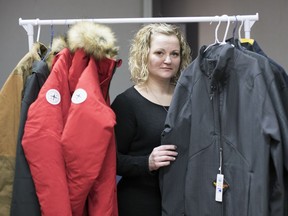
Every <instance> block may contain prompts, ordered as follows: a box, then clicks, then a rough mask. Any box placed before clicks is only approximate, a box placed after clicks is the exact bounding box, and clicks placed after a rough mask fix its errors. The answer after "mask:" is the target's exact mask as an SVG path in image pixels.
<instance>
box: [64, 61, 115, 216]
mask: <svg viewBox="0 0 288 216" xmlns="http://www.w3.org/2000/svg"><path fill="white" fill-rule="evenodd" d="M115 66H116V61H114V60H110V59H102V60H100V61H97V62H96V61H95V60H94V58H93V57H91V58H90V61H89V64H88V66H87V67H86V69H85V70H84V72H83V73H82V75H81V77H80V79H79V81H78V84H77V88H76V91H75V92H74V94H73V96H72V100H71V101H72V103H71V107H70V110H69V116H68V119H67V122H66V125H65V128H64V130H63V135H62V139H61V144H62V146H63V155H64V159H65V162H66V169H67V170H66V171H67V179H68V187H69V193H70V201H71V207H72V213H73V215H83V214H84V212H85V211H86V210H85V205H86V204H87V206H88V215H89V216H106V215H107V216H110V215H113V216H114V215H118V211H117V199H116V144H115V139H114V125H115V123H116V120H115V114H114V112H113V111H112V109H111V108H110V104H109V96H108V90H109V84H110V81H111V78H112V75H113V72H114V68H115ZM100 85H101V87H100ZM103 96H104V97H105V98H104V97H103ZM86 201H87V203H86Z"/></svg>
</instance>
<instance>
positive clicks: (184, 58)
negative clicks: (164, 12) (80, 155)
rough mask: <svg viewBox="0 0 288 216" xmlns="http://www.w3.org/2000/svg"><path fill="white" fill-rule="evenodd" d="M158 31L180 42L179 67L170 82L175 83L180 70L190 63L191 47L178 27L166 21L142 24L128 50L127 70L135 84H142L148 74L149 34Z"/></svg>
mask: <svg viewBox="0 0 288 216" xmlns="http://www.w3.org/2000/svg"><path fill="white" fill-rule="evenodd" d="M154 33H160V34H165V35H175V36H176V37H177V38H178V40H179V42H180V58H181V62H180V67H179V71H178V72H177V73H176V75H175V77H173V78H171V83H172V84H176V83H177V80H178V78H179V77H180V73H181V71H182V70H183V69H184V68H186V67H187V66H188V64H190V62H191V60H192V58H191V49H190V47H189V45H188V43H187V41H186V40H185V38H184V36H183V34H182V32H181V31H180V29H179V27H177V26H176V25H172V24H167V23H153V24H148V25H144V26H143V27H142V28H141V29H140V30H139V31H138V32H137V33H136V34H135V36H134V38H133V40H132V42H131V46H130V52H129V59H128V64H129V70H130V73H131V77H130V79H131V81H132V82H134V83H135V84H144V83H145V82H146V81H147V79H148V76H149V72H148V65H147V62H148V54H149V50H150V40H151V35H152V34H154Z"/></svg>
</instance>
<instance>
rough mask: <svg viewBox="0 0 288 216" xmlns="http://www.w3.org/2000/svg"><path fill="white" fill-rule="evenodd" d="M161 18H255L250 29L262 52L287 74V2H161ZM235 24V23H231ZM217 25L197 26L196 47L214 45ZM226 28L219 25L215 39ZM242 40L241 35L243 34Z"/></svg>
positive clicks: (245, 0)
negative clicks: (245, 16) (246, 16)
mask: <svg viewBox="0 0 288 216" xmlns="http://www.w3.org/2000/svg"><path fill="white" fill-rule="evenodd" d="M160 2H161V4H162V5H161V7H162V14H165V15H166V16H215V15H219V16H221V15H223V14H227V15H230V16H232V15H254V14H256V13H259V20H258V21H256V22H255V24H254V25H253V27H252V29H251V38H253V39H255V40H256V41H257V43H258V44H259V45H260V46H261V48H262V49H263V50H264V52H265V53H266V54H267V55H268V56H269V57H271V58H272V59H274V60H275V61H276V62H278V63H279V64H280V65H282V66H283V67H284V69H285V70H286V71H287V70H288V61H287V60H288V55H287V50H288V43H287V38H288V25H287V20H288V13H287V11H288V1H287V0H273V1H270V0H241V1H239V0H218V1H215V0H201V1H196V0H181V4H180V2H179V1H175V0H160ZM234 24H235V23H234ZM234 24H233V23H231V24H230V32H229V34H228V36H229V37H231V36H232V30H233V26H234ZM216 25H217V23H212V24H210V23H200V24H199V36H198V37H199V40H198V41H199V46H201V45H204V44H206V45H207V44H210V43H213V42H214V30H215V27H216ZM225 27H226V24H221V25H220V28H219V31H218V37H219V39H221V40H222V39H223V36H224V32H225ZM241 35H242V37H244V33H243V32H242V34H241Z"/></svg>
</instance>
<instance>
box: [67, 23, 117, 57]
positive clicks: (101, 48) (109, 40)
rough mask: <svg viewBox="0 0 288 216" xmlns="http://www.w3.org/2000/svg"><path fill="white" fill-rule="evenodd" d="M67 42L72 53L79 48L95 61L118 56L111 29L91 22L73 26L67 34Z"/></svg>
mask: <svg viewBox="0 0 288 216" xmlns="http://www.w3.org/2000/svg"><path fill="white" fill-rule="evenodd" d="M67 42H68V46H69V49H70V50H71V51H72V52H75V51H76V49H79V48H81V49H83V50H84V51H85V52H86V53H87V54H90V55H93V56H94V57H95V58H96V59H101V58H103V57H107V58H113V57H115V56H116V55H117V54H118V47H115V45H114V44H115V42H116V38H115V36H114V33H113V32H112V31H111V29H110V28H109V27H107V26H105V25H101V24H96V23H93V22H84V21H82V22H78V23H76V24H74V25H73V26H72V27H71V28H70V29H69V30H68V32H67Z"/></svg>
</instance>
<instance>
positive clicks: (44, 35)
mask: <svg viewBox="0 0 288 216" xmlns="http://www.w3.org/2000/svg"><path fill="white" fill-rule="evenodd" d="M143 1H147V2H148V3H149V1H152V0H140V1H137V0H82V1H79V0H77V1H75V0H49V1H40V0H25V1H16V0H11V1H4V0H0V28H1V36H0V51H1V52H0V87H2V85H3V84H4V82H5V80H6V79H7V77H8V75H9V74H10V72H11V71H12V70H13V68H14V67H15V66H16V64H17V63H18V61H19V60H20V59H21V58H22V57H23V56H24V55H25V54H26V53H27V51H28V38H27V34H26V31H25V30H24V29H23V28H22V26H19V24H18V23H19V18H22V19H36V18H39V19H68V18H71V19H76V18H79V19H81V18H118V17H119V18H121V17H122V18H126V17H142V15H143V13H144V12H143V11H144V8H143ZM153 5H154V7H155V8H154V10H156V11H153V14H157V15H158V16H215V15H223V14H227V15H237V14H239V15H252V14H256V13H257V12H258V13H259V21H257V22H256V23H255V24H254V26H253V27H252V32H251V37H252V38H254V39H256V40H257V42H258V43H259V44H260V46H261V47H262V49H263V50H264V51H265V52H266V54H268V55H269V56H270V57H271V58H273V59H274V60H275V61H276V62H278V63H279V64H281V65H282V66H283V67H284V68H285V69H286V70H287V69H288V61H287V54H286V53H287V50H288V43H287V42H286V41H287V39H286V38H288V27H287V24H286V23H285V22H286V21H287V20H288V13H287V11H288V1H287V0H274V1H270V0H253V1H251V0H242V1H238V0H219V1H215V0H201V1H195V0H177V1H175V0H154V1H153ZM146 14H147V13H146ZM148 14H149V13H148ZM216 24H217V23H212V24H209V23H200V24H199V29H198V30H197V31H195V34H197V33H198V34H199V35H195V40H197V41H198V45H199V46H201V45H204V44H210V43H212V42H214V29H215V27H216ZM140 25H141V24H140V23H139V24H111V25H110V26H111V28H112V30H113V31H114V32H115V34H116V37H117V39H118V45H119V46H120V53H119V56H118V57H119V58H121V59H122V60H123V64H122V66H121V67H120V68H119V69H118V70H117V72H116V74H115V76H114V77H113V79H112V83H111V91H110V92H111V93H110V95H111V99H113V98H114V97H115V95H117V94H118V93H120V92H122V91H124V90H125V89H126V88H127V87H129V86H130V85H131V83H130V81H129V71H128V66H127V54H128V48H129V43H130V39H131V38H132V36H133V34H134V33H135V31H137V30H138V28H139V27H140ZM225 26H226V25H225V24H221V26H220V29H219V39H221V38H222V37H223V35H224V27H225ZM232 26H233V24H232V23H231V27H230V29H233V27H232ZM54 30H55V35H57V34H62V33H65V31H66V30H67V27H65V26H55V27H54ZM36 33H37V29H36V28H35V34H36ZM242 35H243V36H244V34H243V33H242ZM229 36H232V33H229ZM189 37H193V33H192V36H191V34H190V35H189ZM35 38H36V35H35ZM193 39H194V38H189V40H193ZM40 41H41V42H43V43H45V44H49V43H50V27H49V26H42V27H41V36H40ZM194 49H198V47H197V48H194ZM193 51H194V52H198V50H193Z"/></svg>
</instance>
